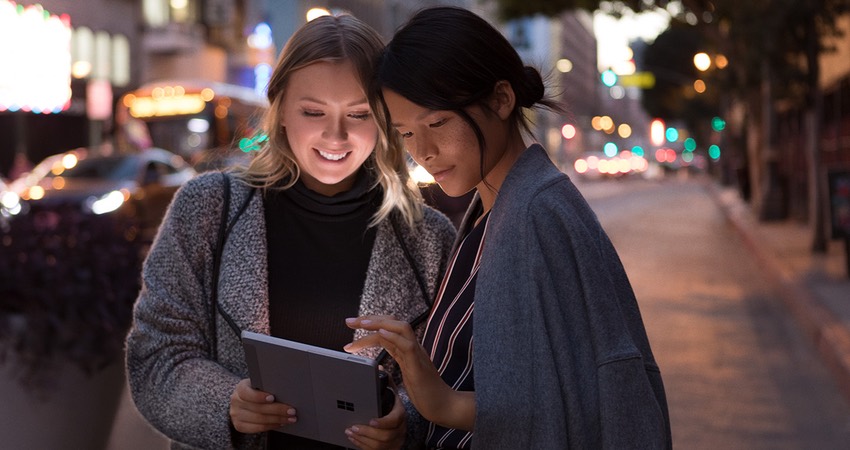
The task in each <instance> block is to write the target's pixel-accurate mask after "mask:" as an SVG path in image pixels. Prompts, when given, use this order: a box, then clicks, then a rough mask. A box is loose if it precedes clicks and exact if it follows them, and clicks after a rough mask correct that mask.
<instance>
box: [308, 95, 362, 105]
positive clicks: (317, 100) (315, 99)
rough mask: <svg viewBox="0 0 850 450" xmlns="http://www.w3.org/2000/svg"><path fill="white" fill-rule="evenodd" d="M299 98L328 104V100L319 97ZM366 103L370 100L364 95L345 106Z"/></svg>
mask: <svg viewBox="0 0 850 450" xmlns="http://www.w3.org/2000/svg"><path fill="white" fill-rule="evenodd" d="M298 100H300V101H308V102H313V103H318V104H320V105H327V102H325V101H323V100H319V99H317V98H314V97H301V98H300V99H298ZM364 103H366V104H368V103H369V101H368V100H366V97H363V98H361V99H359V100H355V101H353V102H349V103H347V104H346V105H345V106H358V105H362V104H364Z"/></svg>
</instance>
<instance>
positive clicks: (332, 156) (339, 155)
mask: <svg viewBox="0 0 850 450" xmlns="http://www.w3.org/2000/svg"><path fill="white" fill-rule="evenodd" d="M348 153H350V152H345V153H328V152H323V151H321V150H319V154H320V155H322V158H325V159H328V160H331V161H339V160H340V159H342V158H345V157H346V156H348Z"/></svg>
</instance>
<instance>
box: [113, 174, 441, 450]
mask: <svg viewBox="0 0 850 450" xmlns="http://www.w3.org/2000/svg"><path fill="white" fill-rule="evenodd" d="M230 183H231V200H230V209H229V216H233V215H234V214H235V213H236V210H237V209H238V207H239V206H240V205H241V204H242V200H243V199H244V198H245V196H246V195H248V193H249V192H250V190H249V188H248V187H247V186H246V185H245V184H244V183H243V182H241V181H239V180H238V179H237V178H235V177H233V176H231V177H230ZM222 204H223V183H222V177H221V174H219V173H217V172H210V173H205V174H201V175H199V176H197V177H196V178H194V179H193V180H191V181H189V182H188V183H186V185H184V186H183V187H182V188H181V189H180V190H179V191H178V192H177V194H176V195H175V197H174V200H173V201H172V204H171V206H170V207H169V210H168V212H167V214H166V216H165V218H164V220H163V223H162V225H161V226H160V230H159V232H158V234H157V237H156V239H155V241H154V244H153V246H152V248H151V250H150V253H149V254H148V257H147V259H146V260H145V263H144V267H143V271H142V290H141V292H140V294H139V297H138V299H137V302H136V305H135V310H134V321H133V326H132V329H131V330H130V334H129V336H128V339H127V373H128V379H129V384H130V388H131V394H132V397H133V401H134V402H135V405H136V407H137V408H138V410H139V411H140V412H141V413H142V415H143V416H144V417H145V418H146V419H147V420H148V422H150V424H151V425H152V426H153V427H155V428H156V429H157V430H159V431H160V432H161V433H163V434H164V435H166V436H167V437H168V438H170V439H171V440H172V448H202V449H229V448H238V449H249V448H262V447H263V445H264V441H265V435H264V434H257V435H243V434H241V433H238V432H236V431H235V430H232V427H231V425H230V417H229V412H228V411H229V406H230V395H231V394H232V393H233V390H234V388H235V386H236V384H237V383H238V382H239V381H240V380H241V379H243V378H247V367H246V365H245V359H244V354H243V350H242V345H241V343H240V341H239V340H238V339H237V337H236V335H235V333H234V332H233V330H231V328H229V326H228V324H227V323H226V322H225V321H224V319H223V318H222V317H221V315H217V326H216V329H217V332H216V336H215V337H214V339H216V342H217V354H216V355H210V349H211V344H210V342H211V341H210V339H211V336H210V335H209V333H210V330H211V327H210V325H209V323H208V319H207V318H208V314H209V313H208V310H209V307H210V292H211V289H212V285H211V284H212V283H211V277H212V264H213V263H212V253H213V249H214V247H215V240H216V237H217V234H218V227H219V222H220V218H221V209H222V207H223V205H222ZM400 228H401V231H402V232H401V234H402V238H403V239H404V240H405V242H406V244H407V247H408V249H409V250H410V252H411V254H412V256H413V258H414V260H415V261H416V265H417V269H418V270H419V271H420V273H422V275H423V277H424V280H425V281H426V284H427V290H428V295H429V297H430V298H433V296H434V293H435V291H436V289H437V285H438V282H439V279H440V277H441V276H442V274H443V272H444V269H445V262H446V259H447V257H448V254H449V251H450V249H451V245H452V242H453V240H454V237H455V230H454V227H453V225H452V224H451V222H450V221H449V220H448V218H446V217H445V216H444V215H442V214H441V213H439V212H437V211H436V210H433V209H431V208H427V207H426V208H425V214H424V219H423V220H422V221H420V222H418V223H417V224H416V226H415V229H410V228H409V227H407V226H405V225H402V226H401V227H400ZM218 296H219V302H220V304H221V305H222V307H223V308H224V309H225V310H226V311H227V312H228V313H229V314H230V315H231V317H232V318H233V320H234V321H235V322H236V324H237V325H238V326H239V327H240V328H241V329H243V330H250V331H254V332H258V333H265V334H268V333H269V313H268V301H269V299H268V267H267V248H266V226H265V219H264V213H263V201H262V196H261V195H255V196H254V198H253V199H251V201H250V203H249V205H248V207H247V209H246V210H245V211H244V213H243V214H242V216H241V217H240V218H239V220H238V221H237V222H236V224H235V225H234V227H233V229H232V231H231V233H230V235H229V237H228V240H227V242H226V244H225V246H224V249H223V256H222V263H221V271H220V281H219V290H218ZM422 297H423V296H422V294H421V290H420V288H419V285H418V284H417V281H416V278H415V276H414V272H413V268H411V265H410V264H409V263H408V261H407V259H406V258H405V256H404V254H403V250H402V248H401V246H400V245H399V242H398V239H397V237H396V235H395V233H394V232H393V229H392V226H391V224H390V223H389V222H388V221H387V220H384V221H383V222H382V223H380V224H379V225H378V230H377V234H376V238H375V244H374V247H373V250H372V257H371V260H370V263H369V268H368V271H367V275H366V281H365V284H364V287H363V295H362V297H361V303H360V309H359V314H360V315H365V314H390V315H394V316H396V317H397V318H399V319H404V320H411V319H413V318H414V317H416V316H417V315H419V314H420V313H422V312H423V311H426V310H427V308H428V303H426V299H424V298H422ZM362 334H363V332H362V331H358V332H357V334H356V335H355V337H360V336H362ZM379 350H380V349H370V350H367V351H365V352H364V353H363V354H364V355H366V356H370V357H375V356H377V354H378V352H379ZM402 398H404V396H402ZM406 403H407V404H406V405H405V406H406V407H407V408H408V412H409V421H411V422H413V423H409V424H408V428H409V431H411V432H412V433H413V434H414V435H415V434H417V430H418V429H419V427H418V422H419V421H421V418H420V417H419V416H418V414H417V413H416V412H415V410H413V409H412V407H411V406H410V405H409V402H406Z"/></svg>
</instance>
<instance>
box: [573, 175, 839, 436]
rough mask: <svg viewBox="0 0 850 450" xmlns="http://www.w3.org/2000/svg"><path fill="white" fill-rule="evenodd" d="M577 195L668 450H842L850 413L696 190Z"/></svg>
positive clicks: (627, 184)
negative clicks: (587, 211) (632, 318)
mask: <svg viewBox="0 0 850 450" xmlns="http://www.w3.org/2000/svg"><path fill="white" fill-rule="evenodd" d="M578 184H579V188H580V190H582V192H583V193H584V194H585V196H586V198H587V199H588V201H589V202H590V203H591V206H592V207H593V209H594V210H595V211H596V212H597V215H598V217H599V219H600V222H601V223H602V225H603V227H605V229H606V230H607V232H608V234H609V236H610V237H611V240H612V241H613V242H614V245H615V246H616V247H617V250H618V252H619V254H620V257H621V260H622V261H623V264H624V266H625V268H626V271H627V273H628V275H629V278H630V280H631V282H632V284H633V287H634V290H635V293H636V295H637V298H638V302H639V304H640V308H641V312H642V314H643V317H644V322H645V325H646V328H647V333H648V334H649V338H650V342H651V344H652V347H653V352H654V353H655V356H656V359H657V361H658V363H659V365H660V366H661V371H662V375H663V377H664V382H665V386H666V391H667V397H668V403H669V407H670V416H671V425H672V429H673V444H674V448H681V449H689V450H699V449H712V450H713V449H721V448H722V449H747V450H759V449H765V450H768V449H770V450H781V449H789V450H791V449H847V448H850V444H848V443H850V405H848V404H847V402H846V401H845V400H844V397H843V396H842V395H841V393H840V392H839V390H838V388H837V386H836V384H835V383H834V382H833V380H832V379H831V378H830V375H829V374H828V372H827V370H826V368H825V367H824V365H823V364H822V362H821V361H820V360H819V359H818V356H817V354H816V353H815V352H814V350H813V348H812V347H811V345H810V344H809V341H807V340H806V339H805V336H803V335H802V334H801V332H800V330H799V329H798V328H797V326H796V324H795V323H794V322H792V320H791V318H790V316H789V315H788V314H787V312H786V311H785V310H784V309H783V305H782V303H781V301H780V299H779V298H778V296H777V294H776V291H775V290H774V287H773V286H771V285H770V284H769V283H768V281H767V280H766V279H765V278H764V277H763V276H762V273H761V272H760V269H759V266H758V265H757V263H756V261H755V260H754V258H753V257H752V256H751V255H750V254H749V253H748V250H747V249H746V248H744V246H743V245H742V241H741V240H740V239H739V237H738V235H737V234H736V232H735V230H733V229H732V228H730V227H729V226H728V225H727V223H726V221H725V218H724V216H723V213H722V211H721V210H720V209H719V208H718V206H717V205H716V203H715V202H714V200H713V198H712V197H711V196H710V195H709V193H708V191H706V189H705V187H704V186H703V185H702V184H701V183H700V182H699V180H697V179H694V178H691V179H676V180H665V181H660V182H659V181H652V182H650V181H642V180H628V181H623V180H618V181H608V182H585V183H580V182H578Z"/></svg>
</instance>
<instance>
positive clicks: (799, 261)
mask: <svg viewBox="0 0 850 450" xmlns="http://www.w3.org/2000/svg"><path fill="white" fill-rule="evenodd" d="M706 187H707V190H708V191H709V193H710V194H711V195H712V196H713V197H714V198H715V200H716V201H717V202H718V204H719V205H720V207H721V208H722V210H723V211H724V212H725V214H726V217H727V219H728V221H729V223H730V224H731V225H732V226H733V228H735V230H736V231H738V234H739V235H740V236H741V237H742V239H743V242H744V244H745V245H746V246H747V247H748V249H749V250H750V251H751V252H752V253H753V254H754V255H755V256H756V259H757V260H758V261H759V263H760V264H761V265H762V267H763V268H764V271H765V274H766V275H767V277H768V279H769V280H770V281H771V282H773V283H774V284H775V285H776V290H777V292H778V293H779V295H780V296H781V298H782V301H783V302H784V303H785V306H786V307H787V309H788V311H789V312H790V313H791V315H792V317H793V318H794V319H795V320H796V322H797V323H798V324H799V325H800V327H801V328H802V330H803V332H804V333H805V334H806V336H808V337H809V338H810V340H811V342H812V343H813V344H814V346H815V348H816V349H817V351H818V353H819V354H820V356H821V357H822V358H823V360H824V361H825V363H826V365H827V366H828V368H829V369H830V370H831V371H832V373H833V375H834V377H835V379H836V382H837V384H838V385H839V388H840V389H841V390H842V391H843V392H844V394H845V396H846V397H847V400H848V401H850V277H848V274H847V271H848V268H847V262H846V257H845V255H844V243H843V242H842V241H838V240H831V241H829V243H828V249H827V252H826V253H824V254H813V253H812V251H811V243H812V234H811V232H810V231H809V229H808V227H807V226H806V225H805V224H803V223H797V222H795V221H791V220H784V221H777V222H759V221H758V220H756V218H755V216H754V215H753V212H752V211H751V210H750V207H749V205H748V204H747V203H745V202H744V201H743V200H742V199H741V198H740V196H739V195H738V192H737V190H736V189H734V188H727V187H722V186H719V185H718V184H716V183H715V182H708V183H707V184H706Z"/></svg>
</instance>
